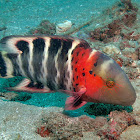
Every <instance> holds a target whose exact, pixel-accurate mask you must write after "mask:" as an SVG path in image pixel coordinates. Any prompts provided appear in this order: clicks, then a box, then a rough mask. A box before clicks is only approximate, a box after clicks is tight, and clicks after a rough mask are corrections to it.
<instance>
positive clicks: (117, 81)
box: [90, 52, 136, 106]
mask: <svg viewBox="0 0 140 140" xmlns="http://www.w3.org/2000/svg"><path fill="white" fill-rule="evenodd" d="M94 56H96V57H94ZM97 56H98V57H97ZM93 58H97V59H96V65H95V60H94V64H92V65H94V66H93V68H92V71H93V73H94V77H93V79H92V81H93V82H91V80H90V86H91V89H90V95H91V94H92V96H91V97H92V98H93V99H94V101H95V102H101V103H108V104H117V105H122V106H129V105H132V104H133V103H134V102H135V100H136V93H135V90H134V88H133V86H132V84H131V83H130V81H129V79H128V77H127V75H126V74H125V72H124V71H123V70H122V69H121V67H120V66H119V65H118V64H117V63H116V62H115V61H114V60H113V59H112V58H110V57H109V56H107V55H105V54H103V53H100V52H95V54H94V55H93ZM91 84H92V85H91Z"/></svg>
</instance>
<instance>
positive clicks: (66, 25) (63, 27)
mask: <svg viewBox="0 0 140 140" xmlns="http://www.w3.org/2000/svg"><path fill="white" fill-rule="evenodd" d="M71 27H72V22H71V21H70V20H65V21H64V22H62V23H58V24H57V25H56V34H60V33H63V32H66V31H67V30H69V29H70V28H71Z"/></svg>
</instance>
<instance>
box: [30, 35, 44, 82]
mask: <svg viewBox="0 0 140 140" xmlns="http://www.w3.org/2000/svg"><path fill="white" fill-rule="evenodd" d="M44 48H45V40H44V39H43V38H39V37H38V38H36V39H34V40H33V62H32V64H33V70H34V76H33V77H34V79H35V80H36V82H40V77H42V75H41V74H42V72H41V68H42V60H43V59H44V56H43V54H44Z"/></svg>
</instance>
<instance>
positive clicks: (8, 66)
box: [0, 51, 14, 78]
mask: <svg viewBox="0 0 140 140" xmlns="http://www.w3.org/2000/svg"><path fill="white" fill-rule="evenodd" d="M7 54H8V53H7V52H5V51H0V78H11V77H13V76H14V72H13V71H14V70H13V64H12V61H11V59H10V58H9V57H8V55H7Z"/></svg>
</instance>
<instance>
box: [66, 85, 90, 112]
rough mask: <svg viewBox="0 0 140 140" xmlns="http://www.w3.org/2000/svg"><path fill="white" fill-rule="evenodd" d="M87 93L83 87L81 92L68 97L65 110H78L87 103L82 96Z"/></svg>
mask: <svg viewBox="0 0 140 140" xmlns="http://www.w3.org/2000/svg"><path fill="white" fill-rule="evenodd" d="M85 92H86V88H85V87H83V88H81V89H80V91H79V92H73V96H71V97H68V98H67V100H66V103H65V110H76V109H78V108H80V107H82V106H83V105H85V104H86V103H87V102H86V101H83V100H82V98H81V97H82V95H83V94H84V93H85Z"/></svg>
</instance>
